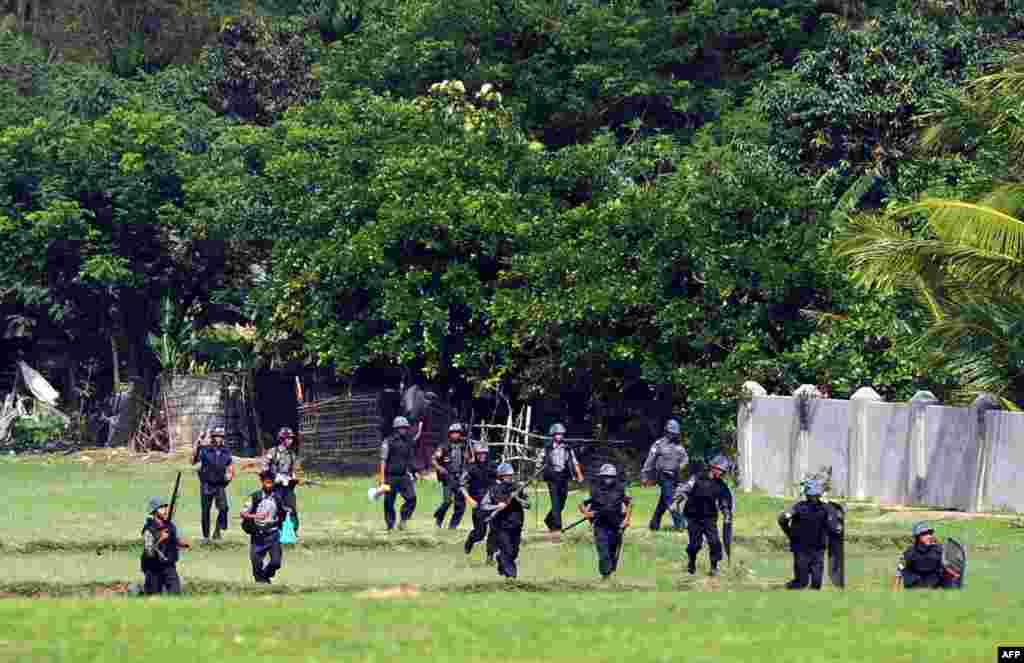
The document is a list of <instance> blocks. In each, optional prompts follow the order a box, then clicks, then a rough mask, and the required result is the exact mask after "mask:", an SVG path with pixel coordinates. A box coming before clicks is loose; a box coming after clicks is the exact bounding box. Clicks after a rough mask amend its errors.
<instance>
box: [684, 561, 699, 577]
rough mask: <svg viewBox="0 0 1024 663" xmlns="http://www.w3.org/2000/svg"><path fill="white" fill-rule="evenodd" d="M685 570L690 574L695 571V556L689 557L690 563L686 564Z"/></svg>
mask: <svg viewBox="0 0 1024 663" xmlns="http://www.w3.org/2000/svg"><path fill="white" fill-rule="evenodd" d="M686 572H687V573H689V574H690V575H691V576H692V575H693V574H694V573H696V572H697V558H696V557H691V558H690V563H689V564H687V565H686Z"/></svg>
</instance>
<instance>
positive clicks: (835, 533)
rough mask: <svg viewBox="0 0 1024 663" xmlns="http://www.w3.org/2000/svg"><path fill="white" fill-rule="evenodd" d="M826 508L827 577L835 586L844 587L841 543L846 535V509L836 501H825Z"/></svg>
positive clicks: (844, 559) (844, 571)
mask: <svg viewBox="0 0 1024 663" xmlns="http://www.w3.org/2000/svg"><path fill="white" fill-rule="evenodd" d="M825 506H826V508H827V509H828V567H829V577H830V578H831V579H832V584H833V585H834V586H836V587H846V555H845V553H844V551H843V544H844V540H845V537H846V510H845V509H844V508H843V505H842V504H839V503H837V502H826V503H825Z"/></svg>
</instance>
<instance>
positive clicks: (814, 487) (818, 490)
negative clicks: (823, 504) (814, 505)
mask: <svg viewBox="0 0 1024 663" xmlns="http://www.w3.org/2000/svg"><path fill="white" fill-rule="evenodd" d="M824 492H825V491H824V490H823V489H822V486H821V482H820V481H818V480H817V479H809V480H808V481H806V482H804V495H806V496H807V497H821V495H822V493H824Z"/></svg>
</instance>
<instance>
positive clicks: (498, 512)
mask: <svg viewBox="0 0 1024 663" xmlns="http://www.w3.org/2000/svg"><path fill="white" fill-rule="evenodd" d="M515 479H516V477H515V470H514V469H512V466H511V465H510V464H509V463H502V464H501V465H499V466H498V483H496V484H495V485H494V486H492V487H491V489H490V490H489V491H487V494H486V495H485V496H484V500H483V502H481V504H480V508H482V509H483V510H484V511H485V512H487V513H489V514H490V518H491V520H490V526H491V528H492V530H493V532H494V542H495V544H496V547H497V558H498V575H502V576H505V577H506V578H508V579H509V580H512V579H514V578H515V577H516V576H517V575H518V573H519V571H518V569H517V568H516V560H517V559H518V558H519V542H520V541H521V540H522V536H523V525H524V524H525V522H526V517H525V511H524V509H529V508H530V501H529V498H528V496H527V494H526V488H525V487H524V486H520V485H519V484H518V483H517V482H516V480H515Z"/></svg>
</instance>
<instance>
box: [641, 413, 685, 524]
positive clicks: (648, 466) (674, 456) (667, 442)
mask: <svg viewBox="0 0 1024 663" xmlns="http://www.w3.org/2000/svg"><path fill="white" fill-rule="evenodd" d="M681 435H682V429H681V428H680V426H679V422H678V421H676V420H675V419H669V420H668V421H667V422H666V423H665V435H664V437H660V438H658V439H657V440H655V441H654V444H652V445H651V450H650V452H649V453H648V454H647V459H646V460H645V461H644V466H643V469H641V470H640V482H641V483H642V484H643V485H645V486H650V485H652V484H654V483H657V484H658V486H659V487H660V488H661V497H660V499H659V500H658V505H657V506H656V507H655V509H654V514H653V515H652V516H651V522H650V524H649V525H648V526H649V527H650V529H651V531H652V532H657V531H658V530H660V529H661V518H662V516H664V515H665V512H666V511H668V512H669V514H670V515H671V516H672V523H673V526H674V527H675V529H676V530H681V529H684V528H685V527H686V519H685V518H684V517H683V515H682V514H681V513H679V511H678V510H675V509H671V508H670V507H671V505H672V500H673V499H674V498H675V494H676V487H677V485H678V484H679V479H680V478H681V476H680V475H681V472H682V469H683V467H685V466H686V463H687V462H689V457H688V456H687V453H686V448H685V447H684V446H683V442H682V439H681Z"/></svg>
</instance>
